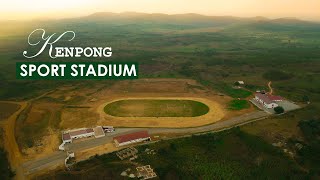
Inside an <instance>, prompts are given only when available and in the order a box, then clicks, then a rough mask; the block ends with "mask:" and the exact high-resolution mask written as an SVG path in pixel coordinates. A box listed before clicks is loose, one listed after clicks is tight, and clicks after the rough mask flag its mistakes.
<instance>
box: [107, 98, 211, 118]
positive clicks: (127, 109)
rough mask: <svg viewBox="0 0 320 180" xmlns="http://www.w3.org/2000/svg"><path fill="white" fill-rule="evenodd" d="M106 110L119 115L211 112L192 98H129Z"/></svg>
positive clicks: (175, 114) (108, 105) (187, 115)
mask: <svg viewBox="0 0 320 180" xmlns="http://www.w3.org/2000/svg"><path fill="white" fill-rule="evenodd" d="M104 111H105V112H106V113H107V114H108V115H112V116H117V117H196V116H201V115H204V114H206V113H208V112H209V107H208V106H207V105H205V104H203V103H201V102H197V101H192V100H174V99H172V100H166V99H158V100H153V99H129V100H119V101H115V102H112V103H110V104H107V105H106V106H105V107H104Z"/></svg>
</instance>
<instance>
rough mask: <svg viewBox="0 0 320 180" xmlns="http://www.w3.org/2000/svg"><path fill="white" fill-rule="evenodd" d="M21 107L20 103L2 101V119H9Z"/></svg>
mask: <svg viewBox="0 0 320 180" xmlns="http://www.w3.org/2000/svg"><path fill="white" fill-rule="evenodd" d="M19 108H20V105H18V104H12V103H0V121H1V120H4V119H7V118H8V117H9V116H11V115H12V114H13V113H14V112H16V111H17V110H18V109H19Z"/></svg>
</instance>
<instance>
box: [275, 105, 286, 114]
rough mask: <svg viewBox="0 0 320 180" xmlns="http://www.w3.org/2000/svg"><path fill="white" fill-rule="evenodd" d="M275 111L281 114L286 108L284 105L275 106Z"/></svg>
mask: <svg viewBox="0 0 320 180" xmlns="http://www.w3.org/2000/svg"><path fill="white" fill-rule="evenodd" d="M274 112H276V114H281V113H284V109H283V107H281V106H278V107H275V108H274Z"/></svg>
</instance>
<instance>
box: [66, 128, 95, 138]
mask: <svg viewBox="0 0 320 180" xmlns="http://www.w3.org/2000/svg"><path fill="white" fill-rule="evenodd" d="M92 132H93V129H92V128H90V129H80V130H77V131H71V132H69V134H70V136H79V135H81V134H87V133H92Z"/></svg>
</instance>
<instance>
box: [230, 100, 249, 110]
mask: <svg viewBox="0 0 320 180" xmlns="http://www.w3.org/2000/svg"><path fill="white" fill-rule="evenodd" d="M249 107H250V104H249V102H248V101H247V100H238V99H234V100H232V101H230V102H229V104H228V109H230V110H241V109H247V108H249Z"/></svg>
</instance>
